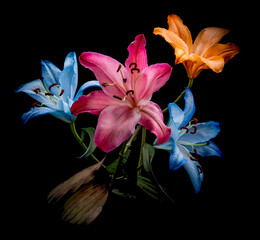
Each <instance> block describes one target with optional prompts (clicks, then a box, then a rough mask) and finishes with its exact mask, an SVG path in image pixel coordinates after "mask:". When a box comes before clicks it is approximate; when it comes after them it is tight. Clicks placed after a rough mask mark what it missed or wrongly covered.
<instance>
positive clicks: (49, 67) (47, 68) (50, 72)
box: [41, 60, 61, 88]
mask: <svg viewBox="0 0 260 240" xmlns="http://www.w3.org/2000/svg"><path fill="white" fill-rule="evenodd" d="M41 66H42V77H43V78H44V83H45V85H46V87H47V88H49V86H50V85H51V84H53V83H57V84H58V85H60V81H59V76H60V72H61V71H60V69H58V68H57V67H56V66H55V65H54V64H53V63H51V62H49V61H46V60H42V61H41Z"/></svg>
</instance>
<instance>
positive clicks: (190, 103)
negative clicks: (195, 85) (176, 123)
mask: <svg viewBox="0 0 260 240" xmlns="http://www.w3.org/2000/svg"><path fill="white" fill-rule="evenodd" d="M184 100H185V108H184V119H183V121H182V124H181V126H186V125H187V124H188V123H189V122H190V120H191V119H192V117H193V115H194V113H195V103H194V98H193V95H192V92H191V90H190V89H189V88H186V93H185V96H184Z"/></svg>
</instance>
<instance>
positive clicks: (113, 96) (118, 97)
mask: <svg viewBox="0 0 260 240" xmlns="http://www.w3.org/2000/svg"><path fill="white" fill-rule="evenodd" d="M113 98H116V99H118V100H120V101H122V98H120V97H118V96H115V95H113Z"/></svg>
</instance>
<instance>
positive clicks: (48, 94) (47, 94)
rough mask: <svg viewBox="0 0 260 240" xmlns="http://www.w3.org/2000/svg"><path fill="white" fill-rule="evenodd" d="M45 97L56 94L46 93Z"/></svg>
mask: <svg viewBox="0 0 260 240" xmlns="http://www.w3.org/2000/svg"><path fill="white" fill-rule="evenodd" d="M45 96H54V94H52V93H50V92H47V93H45Z"/></svg>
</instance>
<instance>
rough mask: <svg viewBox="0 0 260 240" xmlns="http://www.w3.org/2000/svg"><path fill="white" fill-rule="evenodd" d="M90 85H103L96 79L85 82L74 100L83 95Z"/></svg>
mask: <svg viewBox="0 0 260 240" xmlns="http://www.w3.org/2000/svg"><path fill="white" fill-rule="evenodd" d="M89 87H101V86H100V83H99V81H96V80H93V81H89V82H86V83H84V84H83V85H82V86H81V87H80V89H79V91H78V93H77V95H76V96H75V98H74V99H73V100H74V101H76V100H77V99H78V98H79V97H80V96H82V94H83V91H84V90H86V89H88V88H89Z"/></svg>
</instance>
